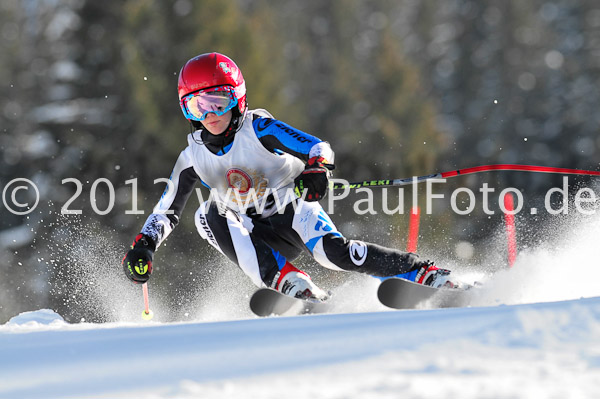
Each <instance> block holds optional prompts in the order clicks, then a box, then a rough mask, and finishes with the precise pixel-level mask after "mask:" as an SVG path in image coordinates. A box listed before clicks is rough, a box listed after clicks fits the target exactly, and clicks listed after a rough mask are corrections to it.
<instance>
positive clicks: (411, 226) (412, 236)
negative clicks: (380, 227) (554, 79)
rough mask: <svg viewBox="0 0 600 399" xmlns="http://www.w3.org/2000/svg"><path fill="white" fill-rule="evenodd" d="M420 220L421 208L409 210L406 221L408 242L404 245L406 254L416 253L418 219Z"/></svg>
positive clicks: (415, 207) (416, 207)
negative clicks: (408, 216)
mask: <svg viewBox="0 0 600 399" xmlns="http://www.w3.org/2000/svg"><path fill="white" fill-rule="evenodd" d="M420 218H421V208H419V207H418V206H414V207H413V208H412V209H411V210H410V218H409V220H408V242H407V243H406V252H417V242H418V241H419V219H420Z"/></svg>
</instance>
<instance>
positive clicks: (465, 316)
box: [0, 297, 600, 399]
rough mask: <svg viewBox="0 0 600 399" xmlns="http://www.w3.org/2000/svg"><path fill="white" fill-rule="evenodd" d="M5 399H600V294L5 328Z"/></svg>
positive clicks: (51, 319) (29, 318)
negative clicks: (183, 320) (230, 317)
mask: <svg viewBox="0 0 600 399" xmlns="http://www.w3.org/2000/svg"><path fill="white" fill-rule="evenodd" d="M0 353H1V355H0V359H1V360H0V397H2V398H56V397H61V398H67V397H77V398H282V397H285V398H306V397H310V398H398V397H402V398H467V399H468V398H536V399H537V398H598V397H600V298H598V297H594V298H588V299H579V300H571V301H560V302H546V303H537V304H527V305H512V306H494V307H471V308H460V309H430V310H410V311H382V312H365V313H345V314H344V313H341V314H325V315H310V316H298V317H273V318H266V319H257V318H253V319H241V320H233V321H221V322H201V323H165V324H162V323H144V324H141V323H140V324H131V323H129V324H128V323H121V322H120V323H106V324H100V325H98V324H90V323H80V324H68V323H66V322H64V321H62V319H61V318H60V316H58V315H55V314H54V315H53V312H52V311H49V310H40V311H36V312H30V313H28V314H22V315H19V316H18V317H16V318H13V319H12V320H11V321H10V322H8V323H7V324H5V325H3V326H0Z"/></svg>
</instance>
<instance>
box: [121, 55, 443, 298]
mask: <svg viewBox="0 0 600 399" xmlns="http://www.w3.org/2000/svg"><path fill="white" fill-rule="evenodd" d="M178 91H179V100H180V105H181V110H182V111H183V114H184V115H185V117H186V119H187V120H189V121H190V123H191V125H192V127H193V129H192V133H191V134H189V135H188V146H187V148H185V149H184V150H183V151H182V152H181V154H180V155H179V158H178V159H177V162H176V163H175V167H174V169H173V173H172V174H171V177H170V183H172V184H169V185H168V186H167V189H166V191H165V192H164V194H163V195H162V197H161V199H160V200H159V202H158V204H157V205H156V207H155V208H154V211H153V212H154V213H152V214H151V215H150V216H149V217H148V219H147V220H146V223H145V224H144V226H143V228H142V230H141V233H140V234H138V236H137V237H136V238H135V241H134V242H133V245H132V247H131V249H130V250H129V251H128V252H127V254H126V255H125V257H124V258H123V261H122V265H123V269H124V271H125V274H126V275H127V277H128V278H129V279H131V280H132V281H134V282H136V283H144V282H146V281H148V279H149V278H150V274H151V273H152V260H153V256H154V251H155V250H156V249H157V248H158V247H159V246H160V244H161V243H162V242H163V240H164V239H165V238H166V237H167V236H168V235H169V234H170V233H171V231H172V230H173V229H174V228H175V226H176V225H177V223H178V221H179V217H180V215H181V212H182V210H183V208H184V205H185V203H186V201H187V199H188V197H189V196H190V194H191V193H192V191H193V189H194V186H195V184H196V183H197V182H200V183H201V184H203V185H205V186H206V187H208V188H210V189H211V199H210V200H209V201H206V202H204V203H202V204H201V205H200V207H199V208H198V210H197V211H196V214H195V222H196V227H197V229H198V232H199V233H200V236H201V237H202V238H204V239H205V240H207V241H208V242H209V243H210V244H211V245H212V246H213V247H215V248H216V249H217V250H218V251H220V252H221V253H222V254H224V255H225V256H227V257H228V258H229V259H230V260H231V261H232V262H234V263H235V264H237V265H238V266H239V267H240V268H241V269H242V270H243V271H244V273H246V274H247V275H248V276H249V277H250V279H251V280H252V281H253V283H254V284H256V285H257V286H259V287H264V286H266V287H272V288H274V289H276V290H278V291H280V292H282V293H284V294H286V295H290V296H292V297H297V298H303V299H307V298H312V299H316V300H325V299H327V297H328V294H327V293H326V292H325V291H324V290H322V289H321V288H319V287H317V286H316V285H315V283H314V282H313V281H311V279H310V277H309V276H308V274H306V273H305V272H303V271H302V270H299V269H298V268H297V267H295V266H293V265H292V264H291V263H290V261H292V260H293V259H294V258H296V257H297V256H298V255H299V254H300V253H301V252H302V251H308V253H310V254H311V255H312V257H313V258H314V259H315V260H316V261H317V262H318V263H319V264H321V265H322V266H324V267H326V268H329V269H333V270H343V271H354V272H360V273H367V274H370V275H373V276H379V277H388V276H399V277H404V278H406V279H408V280H411V281H415V282H417V283H421V284H426V285H430V286H434V287H439V286H441V285H444V284H446V283H447V276H448V274H449V273H450V272H449V271H448V270H445V269H439V268H437V267H436V266H434V265H433V263H432V262H429V261H423V260H420V259H419V257H418V256H417V255H415V254H413V253H407V252H402V251H398V250H395V249H390V248H385V247H382V246H379V245H377V244H372V243H367V242H364V241H359V240H350V239H347V238H346V237H345V236H344V235H343V234H342V233H341V232H340V231H338V229H337V228H336V226H335V225H334V224H333V222H332V221H331V219H330V218H329V216H328V215H327V214H326V213H325V211H324V210H323V208H322V207H321V205H319V203H318V202H317V201H318V200H320V199H322V198H323V197H324V196H325V194H326V192H327V189H328V179H329V177H330V175H331V170H332V169H333V168H334V166H333V165H334V153H333V151H332V149H331V147H330V145H329V143H327V142H324V141H321V140H319V139H318V138H316V137H314V136H311V135H309V134H307V133H304V132H302V131H300V130H297V129H295V128H293V127H291V126H289V125H287V124H285V123H283V122H281V121H278V120H276V119H274V118H273V116H271V114H269V113H268V112H267V111H265V110H262V109H256V110H249V109H248V107H247V101H246V86H245V82H244V78H243V76H242V72H241V71H240V69H239V68H238V67H237V65H236V64H235V63H234V62H233V61H232V60H231V59H230V58H228V57H227V56H225V55H222V54H219V53H207V54H201V55H199V56H197V57H194V58H192V59H190V60H189V61H188V62H187V63H186V64H185V65H184V66H183V68H182V69H181V71H180V73H179V83H178ZM290 193H291V194H292V195H290ZM294 193H295V194H296V195H294ZM302 194H304V195H302ZM300 196H302V197H300ZM448 283H449V282H448ZM449 284H451V283H449Z"/></svg>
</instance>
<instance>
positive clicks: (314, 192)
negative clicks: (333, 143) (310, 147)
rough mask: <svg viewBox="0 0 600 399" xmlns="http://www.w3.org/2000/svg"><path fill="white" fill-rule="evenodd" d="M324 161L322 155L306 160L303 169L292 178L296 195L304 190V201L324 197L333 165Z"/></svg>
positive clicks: (299, 195)
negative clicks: (306, 162)
mask: <svg viewBox="0 0 600 399" xmlns="http://www.w3.org/2000/svg"><path fill="white" fill-rule="evenodd" d="M324 161H325V159H324V158H323V157H312V158H311V159H309V160H308V164H307V165H306V168H305V169H304V171H303V172H302V173H301V174H300V175H299V176H298V177H296V179H294V185H295V186H296V189H295V191H296V195H297V196H298V197H301V196H302V193H303V192H304V190H306V196H305V197H304V200H305V201H308V202H313V201H318V200H320V199H323V198H324V197H325V195H326V194H327V188H328V186H329V176H330V175H331V172H330V171H331V170H333V169H334V168H335V166H334V165H331V164H327V163H324Z"/></svg>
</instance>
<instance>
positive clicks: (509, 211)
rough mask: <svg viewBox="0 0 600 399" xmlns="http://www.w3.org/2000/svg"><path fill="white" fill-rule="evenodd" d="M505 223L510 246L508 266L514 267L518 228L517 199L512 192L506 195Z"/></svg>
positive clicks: (508, 246) (508, 245)
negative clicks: (516, 224)
mask: <svg viewBox="0 0 600 399" xmlns="http://www.w3.org/2000/svg"><path fill="white" fill-rule="evenodd" d="M504 210H505V212H504V225H505V227H506V240H507V248H508V266H509V267H513V265H514V264H515V260H516V259H517V229H516V227H515V214H514V210H515V201H514V197H513V195H512V194H511V193H507V194H505V195H504Z"/></svg>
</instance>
